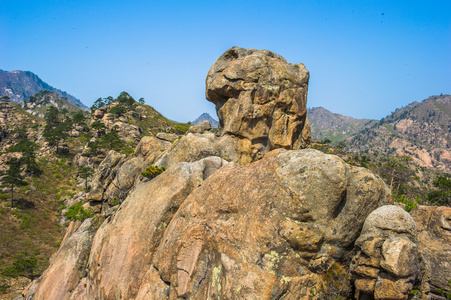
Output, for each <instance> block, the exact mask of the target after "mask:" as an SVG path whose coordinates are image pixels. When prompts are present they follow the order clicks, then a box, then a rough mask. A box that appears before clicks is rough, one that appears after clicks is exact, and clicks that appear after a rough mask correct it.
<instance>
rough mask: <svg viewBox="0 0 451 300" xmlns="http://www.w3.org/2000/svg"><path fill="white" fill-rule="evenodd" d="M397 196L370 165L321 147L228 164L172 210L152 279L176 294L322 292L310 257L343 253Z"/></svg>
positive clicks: (295, 295) (265, 296)
mask: <svg viewBox="0 0 451 300" xmlns="http://www.w3.org/2000/svg"><path fill="white" fill-rule="evenodd" d="M331 168H333V169H331ZM361 178H366V181H364V180H360V179H361ZM313 179H314V180H315V184H313V185H311V184H310V183H312V181H313ZM299 181H301V183H299ZM356 191H359V192H356ZM335 193H337V194H335ZM390 201H391V200H390V194H389V191H388V190H387V188H386V186H385V184H383V182H382V181H381V180H380V179H379V178H377V177H375V176H374V175H372V174H371V173H370V172H369V171H367V170H365V169H361V168H355V167H352V166H349V165H347V164H346V163H344V162H343V161H342V160H341V159H339V158H337V157H334V156H330V155H326V154H323V153H321V152H319V151H316V150H301V151H284V150H282V151H281V150H276V151H274V152H271V153H270V154H268V155H267V156H266V157H265V158H264V159H262V160H261V161H258V162H255V163H253V164H250V165H249V166H245V167H238V166H235V165H232V164H228V165H226V166H225V167H223V168H221V169H220V170H218V171H217V172H216V173H215V174H214V175H212V176H211V177H210V178H209V179H208V180H207V181H206V182H205V183H204V184H203V185H202V186H201V187H199V188H198V189H196V190H194V191H193V192H192V193H191V195H190V196H188V198H187V199H186V200H185V202H184V203H183V204H182V206H181V207H180V209H179V210H178V211H177V213H176V214H175V216H174V217H173V219H172V221H171V222H170V224H169V226H168V228H167V229H166V231H165V233H164V236H163V238H162V243H161V244H160V246H159V247H158V248H157V249H156V253H155V255H154V259H153V264H154V268H155V269H156V270H158V274H157V273H154V279H153V280H161V281H163V282H165V283H167V284H168V285H169V286H167V287H165V292H167V293H169V298H170V299H175V298H177V297H186V298H188V299H206V298H209V297H212V298H213V297H220V298H227V299H270V298H271V297H274V298H277V297H281V296H282V295H286V296H287V297H288V298H290V297H289V296H288V295H292V298H293V299H298V297H299V295H305V296H306V297H308V296H310V295H311V293H316V294H317V295H320V289H319V288H318V289H317V288H316V286H321V287H322V286H327V284H326V282H324V281H323V280H322V279H321V276H320V275H321V274H322V272H324V271H325V270H324V269H321V268H312V269H313V270H314V271H312V270H310V269H309V262H308V260H306V259H310V260H311V261H316V260H318V262H321V261H323V262H326V261H327V260H331V261H332V262H333V260H334V259H336V260H339V259H343V257H345V256H346V255H347V254H346V253H347V250H346V249H345V248H346V247H348V246H349V245H352V243H353V241H354V240H355V239H356V238H357V236H358V234H359V232H360V229H361V228H362V225H363V222H364V220H365V218H366V216H367V215H368V214H369V213H370V212H371V211H372V210H373V209H374V208H376V207H378V206H380V205H381V204H384V203H389V202H390ZM326 203H328V205H326ZM356 211H358V213H356ZM338 220H341V221H343V222H345V224H346V225H341V224H338ZM329 228H335V233H333V232H332V229H329ZM354 228H356V229H354ZM337 237H339V238H337ZM308 238H311V241H312V243H311V245H308ZM303 257H304V258H303ZM326 270H327V268H326ZM315 271H316V272H318V273H314V272H315ZM152 272H153V271H152ZM160 277H161V279H159V278H160ZM299 282H310V284H305V285H298V284H297V283H299ZM331 286H333V285H331ZM327 289H328V290H327V291H329V292H331V291H332V290H331V289H332V287H327ZM344 291H345V289H343V291H342V292H344ZM339 293H340V292H337V295H338V294H339Z"/></svg>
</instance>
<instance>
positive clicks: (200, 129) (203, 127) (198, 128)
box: [187, 121, 211, 133]
mask: <svg viewBox="0 0 451 300" xmlns="http://www.w3.org/2000/svg"><path fill="white" fill-rule="evenodd" d="M210 129H211V124H210V122H208V121H203V122H202V123H199V124H197V125H194V126H191V127H190V128H189V129H188V131H187V133H204V132H205V131H209V130H210Z"/></svg>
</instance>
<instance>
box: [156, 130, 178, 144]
mask: <svg viewBox="0 0 451 300" xmlns="http://www.w3.org/2000/svg"><path fill="white" fill-rule="evenodd" d="M157 138H159V139H160V140H163V141H168V142H173V141H175V140H176V139H178V135H176V134H173V133H165V132H159V133H157Z"/></svg>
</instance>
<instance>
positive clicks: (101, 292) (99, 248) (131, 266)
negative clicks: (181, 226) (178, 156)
mask: <svg viewBox="0 0 451 300" xmlns="http://www.w3.org/2000/svg"><path fill="white" fill-rule="evenodd" d="M225 163H226V162H225V161H223V160H221V159H220V158H218V157H211V158H207V159H204V160H202V161H199V162H196V163H191V164H188V163H182V164H178V165H174V166H173V167H171V168H169V169H168V170H166V171H165V172H163V173H162V174H161V175H159V176H157V177H156V178H155V179H153V180H151V181H149V182H146V183H143V184H141V185H140V186H139V187H138V188H137V189H136V190H135V191H134V192H133V193H132V194H131V195H130V196H129V198H127V200H126V201H125V202H124V203H123V204H122V205H121V208H120V210H119V211H118V212H117V213H116V214H115V215H114V216H113V217H111V219H108V221H106V222H104V223H103V224H102V226H101V227H100V228H99V230H98V231H97V233H96V235H95V238H94V241H93V246H92V250H91V255H90V258H89V266H90V269H89V276H88V291H87V293H88V296H89V297H91V298H96V299H97V298H99V299H116V298H117V297H119V298H120V299H130V298H133V297H135V296H136V294H137V293H138V290H139V286H140V284H141V280H142V277H143V276H144V275H145V273H146V271H147V270H148V269H149V265H150V263H151V261H152V257H153V252H154V250H155V247H157V246H158V244H159V241H160V239H161V236H162V234H163V232H164V230H165V228H166V226H167V225H168V223H169V221H170V220H171V217H172V215H173V214H174V212H175V211H176V210H177V208H178V207H179V206H180V205H181V203H182V202H183V201H184V200H185V198H186V196H187V195H188V194H189V193H190V192H191V191H192V190H193V189H194V188H195V187H197V186H199V185H200V184H201V183H202V182H203V180H204V179H205V178H206V176H207V175H209V174H208V173H207V170H208V172H213V170H212V167H213V166H216V169H218V168H219V167H220V166H221V165H222V164H225ZM118 275H119V276H118Z"/></svg>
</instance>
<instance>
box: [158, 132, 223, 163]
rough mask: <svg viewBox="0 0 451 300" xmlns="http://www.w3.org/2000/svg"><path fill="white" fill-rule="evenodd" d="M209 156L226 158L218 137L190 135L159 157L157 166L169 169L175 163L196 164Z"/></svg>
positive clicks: (207, 134) (175, 143) (176, 142)
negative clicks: (195, 162)
mask: <svg viewBox="0 0 451 300" xmlns="http://www.w3.org/2000/svg"><path fill="white" fill-rule="evenodd" d="M209 156H219V157H223V158H224V156H223V155H222V149H221V147H220V145H219V144H218V141H217V137H216V136H215V135H214V134H213V133H206V134H192V133H188V134H187V135H185V136H184V137H183V138H181V139H180V140H176V141H175V142H174V143H173V144H172V145H171V147H170V148H169V149H168V150H167V151H165V152H164V153H163V154H162V155H161V156H160V157H158V158H157V160H156V161H155V165H157V166H160V167H165V168H168V167H169V166H171V165H173V164H175V163H180V162H194V161H197V160H200V159H202V158H206V157H209Z"/></svg>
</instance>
